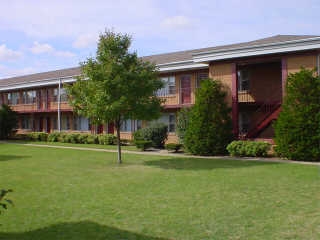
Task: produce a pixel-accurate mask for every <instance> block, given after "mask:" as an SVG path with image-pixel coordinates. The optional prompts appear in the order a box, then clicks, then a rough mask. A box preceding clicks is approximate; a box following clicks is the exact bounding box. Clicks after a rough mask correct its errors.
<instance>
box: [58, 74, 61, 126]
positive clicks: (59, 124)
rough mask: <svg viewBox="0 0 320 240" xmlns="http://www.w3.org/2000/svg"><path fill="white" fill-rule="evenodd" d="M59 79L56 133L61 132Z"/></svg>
mask: <svg viewBox="0 0 320 240" xmlns="http://www.w3.org/2000/svg"><path fill="white" fill-rule="evenodd" d="M60 95H61V78H59V87H58V131H59V132H61V111H60V102H61V96H60Z"/></svg>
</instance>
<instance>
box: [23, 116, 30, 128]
mask: <svg viewBox="0 0 320 240" xmlns="http://www.w3.org/2000/svg"><path fill="white" fill-rule="evenodd" d="M21 128H22V129H31V119H30V117H29V116H22V118H21Z"/></svg>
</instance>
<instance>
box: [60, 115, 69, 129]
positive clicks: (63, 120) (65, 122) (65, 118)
mask: <svg viewBox="0 0 320 240" xmlns="http://www.w3.org/2000/svg"><path fill="white" fill-rule="evenodd" d="M61 130H70V117H69V116H62V117H61Z"/></svg>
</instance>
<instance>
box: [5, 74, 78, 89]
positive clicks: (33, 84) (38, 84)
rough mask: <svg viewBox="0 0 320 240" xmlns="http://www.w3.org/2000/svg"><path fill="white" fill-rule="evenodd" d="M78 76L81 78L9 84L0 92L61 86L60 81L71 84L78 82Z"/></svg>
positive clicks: (71, 77) (68, 77) (49, 79)
mask: <svg viewBox="0 0 320 240" xmlns="http://www.w3.org/2000/svg"><path fill="white" fill-rule="evenodd" d="M77 76H79V75H73V76H64V77H59V78H47V79H39V80H35V81H31V82H27V83H13V84H8V85H7V86H6V87H0V91H7V90H14V89H21V88H31V87H41V86H50V85H57V84H59V81H60V80H61V82H62V83H71V82H75V81H76V79H75V77H77Z"/></svg>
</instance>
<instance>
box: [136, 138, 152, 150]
mask: <svg viewBox="0 0 320 240" xmlns="http://www.w3.org/2000/svg"><path fill="white" fill-rule="evenodd" d="M134 143H135V145H136V147H137V148H139V149H141V150H142V151H145V150H146V149H148V148H150V147H152V141H147V140H137V141H135V142H134Z"/></svg>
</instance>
